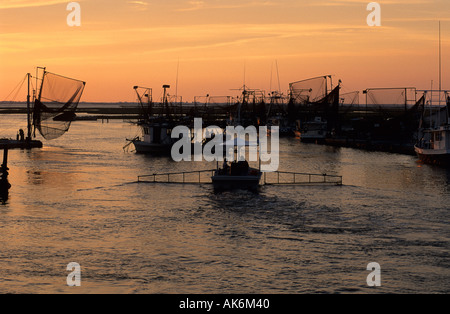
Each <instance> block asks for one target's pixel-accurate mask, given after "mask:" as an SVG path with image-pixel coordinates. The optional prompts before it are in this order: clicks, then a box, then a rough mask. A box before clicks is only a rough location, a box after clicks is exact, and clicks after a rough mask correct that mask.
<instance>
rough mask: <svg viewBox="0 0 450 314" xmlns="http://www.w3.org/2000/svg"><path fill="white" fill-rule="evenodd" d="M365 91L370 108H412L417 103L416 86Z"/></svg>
mask: <svg viewBox="0 0 450 314" xmlns="http://www.w3.org/2000/svg"><path fill="white" fill-rule="evenodd" d="M365 92H366V93H367V106H368V107H369V108H378V109H380V110H387V109H411V107H413V106H414V105H415V104H416V89H415V88H377V89H368V90H366V91H365Z"/></svg>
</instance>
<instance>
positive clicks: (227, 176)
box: [211, 138, 262, 192]
mask: <svg viewBox="0 0 450 314" xmlns="http://www.w3.org/2000/svg"><path fill="white" fill-rule="evenodd" d="M221 145H223V146H225V147H233V148H239V147H249V146H258V144H257V143H253V142H248V141H245V140H242V139H239V138H236V139H234V140H230V141H226V142H224V143H223V144H221ZM235 152H236V150H235ZM261 176H262V172H261V166H259V167H258V168H253V167H250V166H249V163H248V161H247V160H239V161H237V158H235V161H233V162H231V163H229V162H227V160H226V159H225V160H224V163H223V166H222V167H221V168H220V167H219V164H217V170H216V171H215V172H214V175H213V176H212V177H211V180H212V184H213V187H214V191H215V192H220V191H227V190H250V191H252V192H256V191H257V190H258V188H259V185H260V181H261Z"/></svg>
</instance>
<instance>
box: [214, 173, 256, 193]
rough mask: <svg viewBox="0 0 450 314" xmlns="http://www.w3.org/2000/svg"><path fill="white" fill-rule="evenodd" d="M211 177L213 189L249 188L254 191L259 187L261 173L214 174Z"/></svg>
mask: <svg viewBox="0 0 450 314" xmlns="http://www.w3.org/2000/svg"><path fill="white" fill-rule="evenodd" d="M211 179H212V183H213V186H214V191H230V190H249V191H253V192H256V191H257V190H258V188H259V183H260V181H261V175H256V176H252V175H247V176H231V175H214V176H212V178H211Z"/></svg>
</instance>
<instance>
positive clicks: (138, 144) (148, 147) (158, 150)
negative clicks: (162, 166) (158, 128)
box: [133, 141, 172, 155]
mask: <svg viewBox="0 0 450 314" xmlns="http://www.w3.org/2000/svg"><path fill="white" fill-rule="evenodd" d="M133 144H134V147H135V149H136V153H138V154H157V155H167V154H170V152H171V149H172V145H168V144H152V143H147V142H143V141H133Z"/></svg>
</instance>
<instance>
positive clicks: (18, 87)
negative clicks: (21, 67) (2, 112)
mask: <svg viewBox="0 0 450 314" xmlns="http://www.w3.org/2000/svg"><path fill="white" fill-rule="evenodd" d="M26 78H27V76H26V75H25V77H24V78H23V80H22V81H21V82H19V83H18V84H17V85H16V87H14V89H13V90H12V91H11V92H10V93H9V95H8V96H6V98H5V99H4V100H3V101H8V97H9V96H11V94H12V93H14V91H15V90H16V89H17V92H16V94H15V95H14V97H13V100H12V101H14V100H15V99H16V97H17V94H19V91H20V89H21V88H22V86H23V84H24V83H25V80H26Z"/></svg>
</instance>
